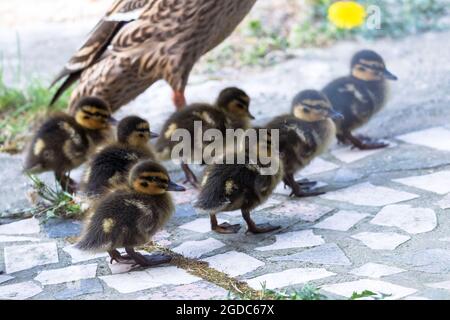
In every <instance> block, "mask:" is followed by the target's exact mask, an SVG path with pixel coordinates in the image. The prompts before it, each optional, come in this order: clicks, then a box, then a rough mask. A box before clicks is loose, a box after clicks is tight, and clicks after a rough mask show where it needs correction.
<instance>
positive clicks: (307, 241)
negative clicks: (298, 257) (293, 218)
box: [256, 230, 325, 251]
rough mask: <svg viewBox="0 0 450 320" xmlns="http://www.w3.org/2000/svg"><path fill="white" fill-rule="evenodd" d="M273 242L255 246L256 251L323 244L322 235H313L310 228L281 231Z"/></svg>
mask: <svg viewBox="0 0 450 320" xmlns="http://www.w3.org/2000/svg"><path fill="white" fill-rule="evenodd" d="M275 238H276V240H275V243H274V244H272V245H269V246H264V247H259V248H256V250H258V251H273V250H283V249H292V248H310V247H316V246H320V245H322V244H325V240H324V239H323V238H322V236H318V235H315V234H314V232H313V231H312V230H302V231H294V232H288V233H283V234H279V235H276V236H275Z"/></svg>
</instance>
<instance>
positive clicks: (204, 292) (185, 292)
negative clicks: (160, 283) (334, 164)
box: [139, 281, 228, 300]
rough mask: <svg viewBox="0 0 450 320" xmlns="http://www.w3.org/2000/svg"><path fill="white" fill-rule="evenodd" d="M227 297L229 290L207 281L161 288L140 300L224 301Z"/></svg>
mask: <svg viewBox="0 0 450 320" xmlns="http://www.w3.org/2000/svg"><path fill="white" fill-rule="evenodd" d="M227 297H228V291H227V290H225V289H223V288H221V287H219V286H216V285H214V284H212V283H209V282H207V281H199V282H195V283H192V284H186V285H181V286H176V287H161V288H160V289H158V291H156V292H154V293H151V294H149V295H145V296H143V297H140V298H139V300H215V299H219V300H224V299H227Z"/></svg>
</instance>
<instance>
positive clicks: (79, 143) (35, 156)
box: [24, 97, 114, 193]
mask: <svg viewBox="0 0 450 320" xmlns="http://www.w3.org/2000/svg"><path fill="white" fill-rule="evenodd" d="M113 120H114V119H113V118H112V117H111V110H110V108H109V106H108V105H107V104H106V103H105V102H104V101H103V100H100V99H98V98H95V97H87V98H83V99H81V100H80V102H79V103H78V104H77V106H76V111H75V115H74V116H73V117H72V116H69V115H67V114H64V113H59V114H55V115H53V116H51V117H50V118H49V119H48V120H47V121H45V122H44V123H43V124H42V125H41V126H40V127H39V129H38V130H37V132H36V133H35V135H34V137H33V139H32V141H31V144H30V147H29V149H28V152H27V155H26V160H25V164H24V171H25V172H29V173H33V174H34V173H42V172H46V171H53V172H54V173H55V178H56V180H57V181H58V182H59V183H60V184H61V186H62V187H63V188H64V189H66V190H67V191H68V192H70V193H73V192H75V189H76V184H75V182H74V181H73V180H72V179H70V177H69V172H70V171H71V170H73V169H75V168H77V167H79V166H80V165H81V164H82V163H84V162H85V161H86V159H87V157H88V155H89V154H90V153H91V152H93V151H94V149H95V148H96V147H97V146H98V145H99V144H100V143H103V142H106V141H107V140H108V139H109V138H110V136H111V127H110V123H111V122H113Z"/></svg>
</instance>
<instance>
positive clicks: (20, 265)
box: [4, 242, 59, 273]
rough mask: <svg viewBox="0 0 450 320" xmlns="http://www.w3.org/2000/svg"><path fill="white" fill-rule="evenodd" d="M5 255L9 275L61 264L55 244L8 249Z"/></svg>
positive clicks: (5, 250)
mask: <svg viewBox="0 0 450 320" xmlns="http://www.w3.org/2000/svg"><path fill="white" fill-rule="evenodd" d="M4 255H5V266H6V272H7V273H14V272H18V271H22V270H27V269H31V268H34V267H36V266H42V265H47V264H52V263H58V262H59V259H58V250H57V247H56V243H54V242H48V243H39V244H31V245H21V246H11V247H6V248H5V249H4Z"/></svg>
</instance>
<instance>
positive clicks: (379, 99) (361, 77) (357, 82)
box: [323, 50, 397, 150]
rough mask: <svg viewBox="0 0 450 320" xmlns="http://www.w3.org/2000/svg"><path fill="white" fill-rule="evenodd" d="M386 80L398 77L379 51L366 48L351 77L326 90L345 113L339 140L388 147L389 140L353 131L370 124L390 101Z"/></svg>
mask: <svg viewBox="0 0 450 320" xmlns="http://www.w3.org/2000/svg"><path fill="white" fill-rule="evenodd" d="M386 80H394V81H395V80H397V77H396V76H395V75H393V74H392V73H391V72H389V71H388V70H387V68H386V64H385V63H384V60H383V58H382V57H381V56H380V55H379V54H377V53H376V52H374V51H371V50H363V51H360V52H358V53H357V54H356V55H355V56H354V57H353V59H352V62H351V75H350V76H348V77H343V78H339V79H337V80H334V81H333V82H331V83H330V84H329V85H327V86H326V87H325V88H324V89H323V92H324V93H325V95H326V96H327V97H328V99H329V100H330V101H331V104H332V105H333V108H334V109H335V110H336V111H337V112H340V113H341V114H342V115H343V116H344V118H343V119H340V120H338V121H336V127H337V138H338V140H339V142H342V143H351V144H352V145H353V146H354V147H356V148H358V149H360V150H372V149H380V148H385V147H387V146H388V144H386V143H383V142H380V141H375V140H373V139H371V138H368V137H364V136H358V137H357V136H354V135H353V134H352V131H353V130H355V129H357V128H359V127H361V126H363V125H364V124H366V123H367V122H368V121H369V120H370V119H371V117H372V116H373V115H374V114H376V113H377V112H378V111H380V110H381V109H382V108H383V107H384V105H385V104H386V101H387V98H388V84H387V81H386Z"/></svg>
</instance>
